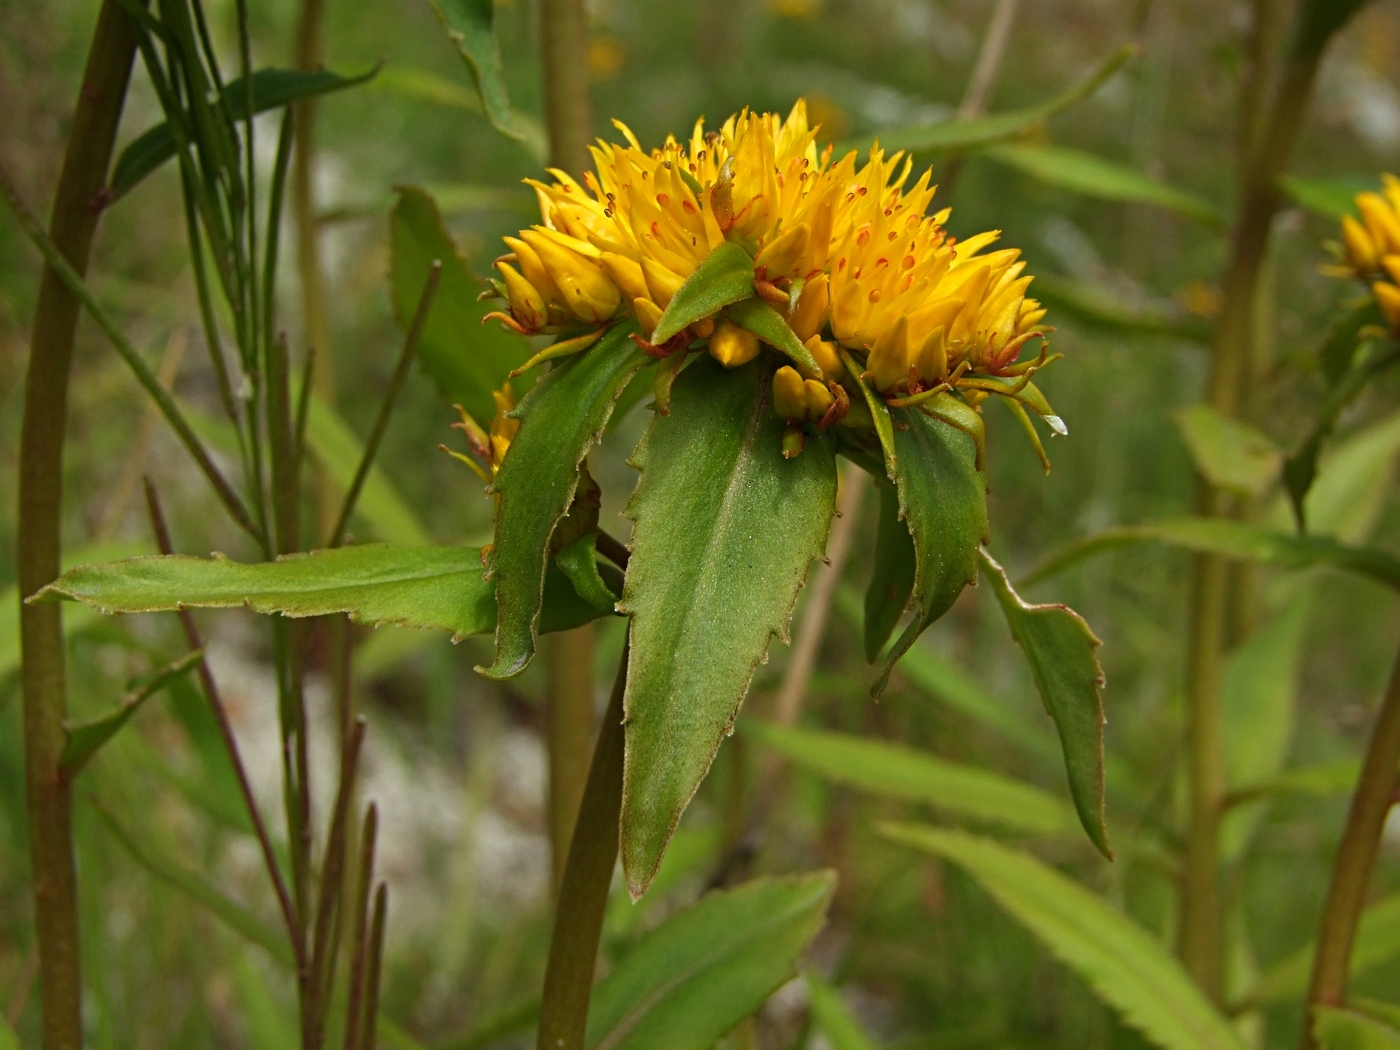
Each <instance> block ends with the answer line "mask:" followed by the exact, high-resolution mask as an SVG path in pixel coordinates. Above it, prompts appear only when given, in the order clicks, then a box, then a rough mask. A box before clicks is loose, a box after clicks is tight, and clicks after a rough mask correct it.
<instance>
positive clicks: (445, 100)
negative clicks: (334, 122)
mask: <svg viewBox="0 0 1400 1050" xmlns="http://www.w3.org/2000/svg"><path fill="white" fill-rule="evenodd" d="M373 87H374V89H375V90H377V91H388V92H391V93H393V94H396V95H399V96H400V97H402V98H406V99H409V100H411V101H413V102H430V103H432V104H433V105H437V106H451V107H453V108H454V109H465V110H467V111H468V112H470V113H480V114H483V115H484V114H485V112H486V111H485V109H484V108H483V107H482V104H481V96H480V95H479V94H477V92H476V91H475V90H469V89H467V88H465V87H463V86H462V85H461V84H460V83H459V82H458V81H456V80H452V79H449V78H448V77H444V76H440V75H439V74H437V73H434V72H432V71H431V70H428V69H422V68H419V67H414V66H398V65H388V66H385V67H384V68H383V69H382V70H380V73H379V76H377V77H375V79H374V84H373ZM510 119H511V123H512V124H513V125H514V127H515V130H516V131H518V132H519V133H520V135H519V138H520V144H521V145H522V146H523V147H524V148H525V149H526V150H527V151H528V152H529V154H530V157H531V159H532V160H534V161H535V162H536V163H537V164H538V165H540V166H543V165H544V164H545V162H546V161H548V159H549V134H548V132H546V131H545V129H544V125H543V124H541V123H540V121H539V120H537V119H536V118H534V117H532V116H530V115H529V114H528V113H521V112H520V111H519V110H513V111H512V112H511V115H510ZM491 188H492V189H493V190H494V191H497V192H499V190H500V187H491ZM433 195H434V196H435V197H436V196H437V192H436V191H434V193H433ZM529 199H530V201H531V203H533V196H532V197H530V198H529ZM438 200H439V203H440V204H441V206H442V208H443V210H449V208H448V205H447V204H446V203H444V202H443V199H442V198H441V197H439V198H438Z"/></svg>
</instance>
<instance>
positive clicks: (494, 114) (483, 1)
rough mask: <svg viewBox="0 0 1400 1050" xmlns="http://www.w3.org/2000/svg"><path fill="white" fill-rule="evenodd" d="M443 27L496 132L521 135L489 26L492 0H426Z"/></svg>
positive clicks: (490, 23) (492, 11)
mask: <svg viewBox="0 0 1400 1050" xmlns="http://www.w3.org/2000/svg"><path fill="white" fill-rule="evenodd" d="M428 3H430V4H431V5H432V8H433V13H434V14H436V15H437V17H438V21H439V22H441V23H442V27H443V29H445V30H447V35H448V36H449V37H450V38H451V39H452V43H453V44H455V45H456V46H457V53H458V54H459V55H461V56H462V61H463V62H464V63H465V64H466V67H467V69H468V70H469V71H470V72H471V75H472V82H473V83H474V84H475V85H476V91H477V94H478V95H480V96H481V107H482V109H483V110H484V111H485V112H486V117H487V119H488V120H490V121H491V124H492V126H493V127H495V128H496V130H497V131H500V132H502V133H503V134H505V135H509V136H510V137H511V138H513V139H518V138H520V137H521V135H520V132H519V131H517V130H516V128H515V124H514V121H513V119H512V116H511V111H510V96H509V95H508V94H507V93H506V82H505V72H504V70H503V69H502V68H501V49H500V48H499V47H498V46H497V44H496V33H495V29H494V27H493V25H492V23H493V21H494V14H495V10H494V9H495V3H494V0H428Z"/></svg>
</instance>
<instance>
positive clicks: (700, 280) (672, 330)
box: [651, 241, 754, 345]
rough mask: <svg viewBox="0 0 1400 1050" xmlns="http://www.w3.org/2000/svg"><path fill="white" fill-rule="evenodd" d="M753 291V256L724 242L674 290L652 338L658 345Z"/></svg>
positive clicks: (730, 242)
mask: <svg viewBox="0 0 1400 1050" xmlns="http://www.w3.org/2000/svg"><path fill="white" fill-rule="evenodd" d="M753 294H754V290H753V259H751V258H750V257H749V253H748V252H746V251H744V249H743V248H741V247H739V246H738V245H737V244H735V243H734V242H733V241H725V242H724V243H723V244H721V245H720V246H719V247H718V248H716V249H715V250H714V251H712V252H710V254H709V255H707V256H705V258H704V259H703V260H702V261H701V263H700V265H699V266H697V267H696V268H695V272H694V273H692V274H691V275H690V276H689V277H687V278H686V279H685V283H684V284H682V285H681V286H680V288H678V289H677V290H676V294H675V295H674V296H672V297H671V301H670V302H669V303H667V304H666V309H665V310H663V311H662V313H661V319H660V320H659V321H657V322H656V330H655V331H654V332H652V334H651V341H652V342H653V343H656V344H658V345H660V344H661V343H664V342H666V341H667V340H668V339H670V338H671V337H672V336H673V335H675V334H676V333H677V332H679V331H680V330H681V329H682V328H684V327H685V326H686V325H689V324H694V323H695V322H696V321H698V320H700V319H701V318H702V317H709V316H710V315H712V314H713V313H714V312H715V311H716V310H720V309H722V308H723V307H726V306H728V305H729V304H730V303H737V302H738V301H739V300H741V299H747V298H749V297H750V296H752V295H753Z"/></svg>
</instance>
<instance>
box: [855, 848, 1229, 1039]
mask: <svg viewBox="0 0 1400 1050" xmlns="http://www.w3.org/2000/svg"><path fill="white" fill-rule="evenodd" d="M881 831H882V833H883V834H884V835H885V836H886V837H888V838H890V839H892V840H894V841H895V842H900V843H903V844H904V845H906V846H912V847H913V848H914V849H917V850H922V851H923V852H925V853H931V854H933V855H934V856H936V857H941V858H943V859H944V860H947V861H950V862H951V863H953V864H956V865H957V866H958V867H960V868H962V869H963V870H964V871H966V872H967V873H968V874H969V875H971V876H972V877H973V878H974V879H975V880H976V881H977V882H978V883H979V884H980V885H981V887H982V888H983V889H984V890H986V891H987V892H988V893H989V894H991V895H992V897H993V898H994V899H995V900H996V901H997V903H998V904H1000V905H1001V906H1002V907H1003V908H1005V909H1006V910H1007V911H1008V912H1010V913H1011V915H1012V916H1013V917H1015V918H1016V919H1017V920H1018V921H1019V922H1021V923H1023V924H1024V925H1025V926H1026V927H1027V928H1028V929H1029V930H1030V931H1031V932H1032V933H1033V934H1035V936H1036V937H1037V938H1038V939H1039V940H1040V941H1041V943H1042V944H1044V945H1045V946H1046V947H1047V948H1049V949H1050V951H1051V952H1052V953H1054V955H1056V956H1057V957H1058V958H1059V959H1060V960H1061V961H1062V962H1064V963H1065V964H1066V965H1068V966H1069V967H1070V968H1071V969H1073V970H1074V971H1075V972H1076V973H1078V974H1079V975H1080V977H1082V978H1083V979H1084V980H1085V981H1087V982H1088V983H1089V985H1090V987H1092V988H1093V990H1094V991H1095V993H1096V994H1097V995H1098V996H1099V998H1101V999H1102V1000H1103V1001H1104V1002H1105V1003H1107V1004H1108V1005H1109V1006H1110V1007H1112V1008H1113V1009H1114V1010H1115V1011H1117V1012H1118V1013H1119V1014H1120V1015H1121V1016H1122V1018H1123V1020H1124V1021H1125V1022H1127V1023H1128V1024H1129V1025H1131V1026H1132V1027H1134V1028H1136V1029H1138V1030H1139V1031H1140V1032H1142V1034H1143V1035H1144V1036H1146V1037H1147V1038H1148V1039H1149V1040H1150V1041H1151V1042H1153V1043H1155V1044H1156V1045H1157V1046H1160V1047H1162V1048H1163V1050H1244V1043H1243V1041H1242V1040H1241V1039H1240V1037H1239V1036H1238V1035H1237V1034H1236V1033H1235V1030H1234V1029H1233V1028H1232V1027H1231V1026H1230V1023H1229V1021H1227V1020H1226V1019H1225V1018H1224V1017H1223V1016H1221V1014H1220V1013H1219V1012H1218V1011H1217V1010H1216V1009H1215V1008H1214V1007H1213V1006H1211V1004H1210V1003H1209V1002H1208V1001H1207V1000H1206V998H1205V996H1204V995H1202V994H1201V992H1200V990H1199V989H1198V988H1197V987H1196V985H1195V984H1194V983H1193V982H1192V980H1191V978H1190V977H1189V976H1187V974H1186V971H1185V970H1183V969H1182V967H1181V964H1180V963H1179V962H1178V961H1177V960H1176V959H1175V958H1174V957H1173V956H1171V955H1170V954H1169V953H1168V952H1167V951H1166V950H1165V949H1163V947H1162V945H1161V944H1160V943H1159V942H1158V941H1157V940H1156V939H1155V938H1153V937H1151V936H1149V935H1148V934H1147V932H1146V931H1144V930H1143V929H1142V928H1141V927H1139V926H1137V925H1136V924H1135V923H1134V922H1133V921H1132V920H1131V919H1129V918H1128V917H1127V916H1125V915H1123V914H1122V913H1121V912H1119V911H1116V910H1114V909H1113V908H1111V907H1109V905H1108V904H1106V903H1104V902H1103V901H1102V900H1100V899H1099V898H1098V897H1096V896H1094V895H1093V894H1092V893H1090V892H1089V891H1088V890H1086V889H1085V888H1084V887H1083V886H1081V885H1079V883H1077V882H1075V881H1074V880H1073V879H1070V878H1068V877H1066V876H1065V875H1062V874H1061V873H1060V872H1058V871H1056V870H1054V869H1053V868H1051V867H1049V866H1047V865H1046V864H1043V863H1042V862H1041V861H1039V860H1037V859H1035V858H1034V857H1032V856H1030V854H1028V853H1023V852H1021V851H1019V850H1012V849H1008V848H1007V847H1005V846H1001V845H998V844H997V843H994V842H991V841H988V840H987V839H981V838H977V837H975V836H972V835H968V834H966V833H964V832H959V831H945V830H942V829H938V828H932V827H927V826H924V825H919V824H887V825H884V826H883V827H882V828H881Z"/></svg>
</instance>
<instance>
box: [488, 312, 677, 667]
mask: <svg viewBox="0 0 1400 1050" xmlns="http://www.w3.org/2000/svg"><path fill="white" fill-rule="evenodd" d="M636 330H637V329H636V326H635V325H633V324H631V323H623V324H615V325H613V327H612V328H611V329H609V331H608V332H607V334H606V335H604V336H603V338H602V339H600V340H599V341H598V342H597V343H596V344H595V345H593V346H592V347H590V348H589V349H588V350H586V351H584V352H583V353H581V354H576V355H575V356H574V357H572V358H570V359H569V360H568V361H566V362H565V363H564V364H562V365H560V366H559V367H558V368H555V369H554V370H553V371H551V372H549V373H548V374H547V375H545V376H544V377H543V378H542V379H541V380H540V381H539V382H538V383H536V384H535V387H534V389H533V390H531V391H530V392H529V393H528V394H527V395H526V396H525V399H524V400H523V401H521V403H520V404H519V405H518V406H517V407H516V409H515V411H514V412H513V413H512V415H514V416H516V417H517V418H518V419H519V420H520V429H519V430H517V431H516V433H515V437H514V438H513V439H512V440H511V444H510V451H509V452H508V453H507V454H506V457H505V459H504V460H503V461H502V462H501V469H500V472H499V473H498V474H497V475H496V480H495V483H494V485H493V486H492V488H493V491H495V492H496V493H497V494H498V495H499V496H500V506H499V507H498V508H497V511H496V541H495V546H494V549H493V550H492V552H491V576H492V578H493V579H494V580H495V584H496V603H497V606H498V608H499V610H500V620H499V622H498V623H497V625H496V659H495V662H494V663H493V664H492V665H491V666H490V667H478V668H477V671H479V672H480V673H481V674H484V675H485V676H486V677H488V678H510V677H512V676H514V675H517V674H519V673H520V672H521V671H523V670H525V666H526V665H527V664H528V663H529V662H530V659H531V658H532V657H533V656H534V655H535V635H536V622H537V621H538V619H539V615H540V601H541V592H542V588H543V586H544V582H545V575H546V572H545V567H546V565H547V564H548V555H549V540H550V537H551V536H553V534H554V527H555V526H556V525H557V524H559V520H560V519H561V518H563V517H564V515H565V514H566V513H567V512H568V510H569V505H570V503H571V502H572V501H573V498H574V492H575V490H576V489H577V488H578V481H579V469H578V468H579V464H580V463H582V462H583V457H584V456H585V455H587V454H588V450H589V448H590V447H591V446H592V445H593V443H594V442H595V441H597V440H598V439H599V438H600V437H602V435H603V428H604V427H606V426H607V423H608V417H609V416H611V415H612V411H613V405H614V404H616V402H617V399H618V397H619V396H620V395H621V394H622V390H623V388H624V387H625V386H627V381H628V380H629V379H631V378H632V376H633V375H634V374H635V373H636V372H637V371H638V370H640V369H641V368H642V367H643V366H644V365H646V364H647V363H648V362H649V361H650V360H651V359H650V358H649V357H647V355H646V354H645V353H643V352H642V350H641V349H640V348H638V346H637V345H636V344H635V343H634V342H632V338H631V336H632V333H634V332H635V331H636Z"/></svg>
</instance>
